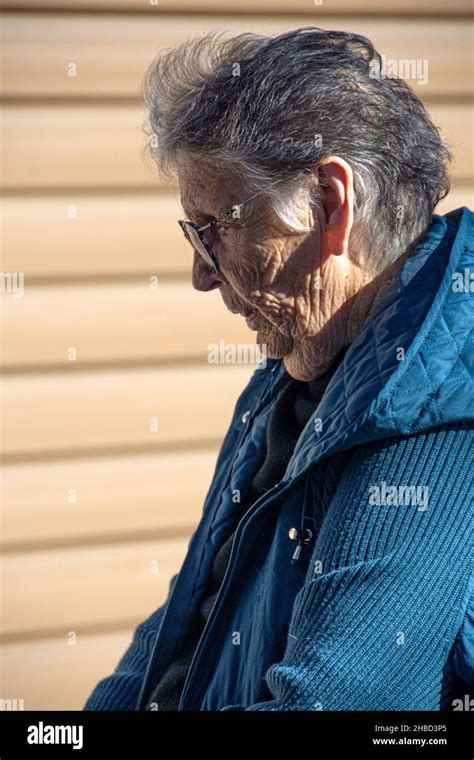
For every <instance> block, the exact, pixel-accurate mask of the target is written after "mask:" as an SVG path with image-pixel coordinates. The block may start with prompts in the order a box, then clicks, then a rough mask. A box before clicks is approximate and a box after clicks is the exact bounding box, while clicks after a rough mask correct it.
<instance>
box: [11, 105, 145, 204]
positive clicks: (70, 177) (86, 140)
mask: <svg viewBox="0 0 474 760" xmlns="http://www.w3.org/2000/svg"><path fill="white" fill-rule="evenodd" d="M3 124H4V129H3V132H4V143H3V145H4V147H3V177H4V185H5V186H6V187H10V188H11V187H15V188H23V189H24V188H39V187H49V188H52V187H66V188H69V189H73V188H83V187H101V186H109V187H114V188H117V187H118V186H122V187H133V186H152V185H154V184H155V185H156V184H158V179H157V177H156V174H155V173H154V171H153V167H151V166H148V165H147V164H146V162H145V159H144V157H143V155H142V152H141V151H142V148H143V134H142V130H141V117H140V114H139V110H138V109H137V108H136V107H135V106H128V105H117V104H114V105H110V104H109V105H97V106H94V105H80V104H77V105H73V106H71V105H47V104H45V103H38V104H34V105H31V104H24V103H22V104H17V105H6V106H4V108H3ZM74 200H75V198H74V197H73V196H72V197H71V202H72V203H74Z"/></svg>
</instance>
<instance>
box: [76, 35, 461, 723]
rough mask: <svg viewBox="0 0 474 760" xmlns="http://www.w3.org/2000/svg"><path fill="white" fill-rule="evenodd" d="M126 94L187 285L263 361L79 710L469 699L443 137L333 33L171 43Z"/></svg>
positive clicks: (457, 238) (370, 51)
mask: <svg viewBox="0 0 474 760" xmlns="http://www.w3.org/2000/svg"><path fill="white" fill-rule="evenodd" d="M144 97H145V102H146V105H147V107H148V109H149V123H150V125H151V134H152V139H151V140H150V142H149V147H150V150H151V151H152V154H153V156H154V158H155V159H156V160H157V161H158V163H159V166H160V167H161V169H162V170H163V171H164V172H165V173H166V175H167V176H169V175H170V174H172V173H174V174H176V175H177V177H178V180H179V187H180V191H181V202H182V206H183V210H184V214H185V215H186V219H185V220H181V221H180V224H181V227H182V229H183V231H184V234H185V236H186V238H187V240H188V241H189V242H190V243H191V245H192V247H193V249H194V261H193V284H194V287H195V288H197V289H198V290H201V291H203V292H207V291H210V290H214V289H215V288H218V289H219V291H220V294H221V296H222V300H223V301H224V304H225V306H226V307H227V309H229V310H230V311H231V312H233V313H235V314H240V315H242V316H243V317H244V318H245V319H246V321H247V324H248V326H249V327H250V328H251V329H252V330H254V331H255V332H256V338H257V341H258V343H259V344H260V345H262V346H265V348H266V354H267V356H268V357H270V358H269V360H268V361H267V362H266V364H265V366H262V367H259V368H257V369H256V370H255V371H254V373H253V376H252V378H251V380H250V382H249V384H248V386H247V387H246V388H245V389H244V390H243V392H242V393H241V395H240V397H239V398H238V400H237V403H236V407H235V412H234V416H233V419H232V422H231V425H230V429H229V431H228V433H227V435H226V437H225V439H224V442H223V445H222V448H221V451H220V454H219V458H218V461H217V465H216V469H215V473H214V477H213V480H212V483H211V485H210V489H209V492H208V494H207V498H206V501H205V504H204V509H203V514H202V518H201V520H200V523H199V526H198V527H197V530H196V531H195V533H194V535H193V537H192V540H191V541H190V543H189V547H188V552H187V556H186V558H185V561H184V563H183V565H182V567H181V570H180V572H179V573H178V574H177V575H175V576H173V578H172V580H171V583H170V587H169V595H168V599H167V601H166V603H165V604H164V605H163V606H162V607H160V608H159V609H158V610H157V611H156V612H154V613H153V614H152V615H151V616H150V617H149V618H148V619H147V620H145V621H144V622H142V623H141V624H140V625H139V626H138V628H137V629H136V631H135V634H134V637H133V641H132V642H131V644H130V646H129V648H128V649H127V651H126V652H125V653H124V654H123V656H122V658H121V660H120V662H119V663H118V665H117V667H116V669H115V671H114V672H113V673H112V674H111V675H109V676H108V677H106V678H104V679H102V680H101V681H100V682H99V684H97V686H96V688H95V689H94V691H93V693H92V694H91V695H90V697H89V699H88V701H87V703H86V705H85V707H84V709H86V710H194V711H201V710H202V711H206V710H240V711H243V710H257V711H259V710H262V711H263V710H273V711H278V710H370V709H373V710H445V709H448V710H452V709H463V705H465V702H466V698H467V699H468V700H469V696H468V694H469V687H470V686H473V685H474V651H473V640H474V608H473V593H472V592H473V576H472V574H471V573H472V554H471V540H470V539H471V536H472V522H471V519H472V518H471V514H470V490H469V473H470V464H471V462H470V456H469V455H470V454H471V455H472V449H471V448H470V447H471V445H472V418H473V386H472V365H471V369H470V363H471V361H472V346H471V350H470V346H469V338H470V334H471V327H472V298H473V296H472V290H473V289H474V288H473V285H472V275H470V272H469V264H470V263H472V244H473V243H472V238H473V226H474V215H473V214H472V213H471V212H470V211H469V210H468V209H467V208H462V209H458V210H457V211H455V212H451V213H450V214H447V215H446V216H441V215H438V214H434V213H433V211H434V208H435V206H436V204H437V203H438V201H439V200H440V198H442V197H443V196H444V195H446V193H447V191H448V188H449V183H448V179H447V171H446V167H447V164H448V162H449V153H448V151H447V149H446V147H445V146H444V145H443V143H442V141H441V139H440V137H439V134H438V132H437V130H436V129H435V127H434V126H433V124H432V122H431V120H430V118H429V116H428V114H427V112H426V111H425V109H424V107H423V105H422V104H421V103H420V101H419V100H418V98H417V97H416V95H415V94H414V92H413V91H412V90H411V89H410V88H409V87H408V86H407V85H406V84H405V83H404V82H403V81H401V80H400V79H394V78H386V77H384V76H383V75H382V72H381V59H380V56H379V55H378V53H377V52H376V51H375V50H374V48H373V46H372V45H371V43H370V42H369V41H368V40H367V39H365V38H363V37H360V36H357V35H354V34H346V33H343V32H334V31H323V30H320V29H315V28H306V29H299V30H296V31H292V32H289V33H287V34H283V35H281V36H276V37H264V36H256V35H253V34H244V35H240V36H237V37H234V38H231V39H228V38H224V37H222V36H220V35H209V36H207V37H204V38H202V39H199V40H197V41H191V42H187V43H185V44H184V45H181V46H180V47H178V48H176V49H173V50H168V51H165V52H164V53H162V54H161V55H159V56H158V57H157V58H156V60H155V61H153V63H152V65H151V67H150V69H149V71H148V73H147V77H146V81H145V87H144ZM189 318H190V319H192V314H190V315H189Z"/></svg>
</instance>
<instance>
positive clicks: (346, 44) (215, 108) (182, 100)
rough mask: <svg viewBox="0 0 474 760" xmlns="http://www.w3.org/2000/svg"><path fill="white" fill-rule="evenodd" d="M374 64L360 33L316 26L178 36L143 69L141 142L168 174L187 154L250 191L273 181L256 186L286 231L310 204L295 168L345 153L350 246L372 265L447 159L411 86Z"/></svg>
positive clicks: (413, 225) (383, 258) (395, 244)
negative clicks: (272, 32)
mask: <svg viewBox="0 0 474 760" xmlns="http://www.w3.org/2000/svg"><path fill="white" fill-rule="evenodd" d="M381 67H382V64H381V57H380V55H379V53H377V51H376V50H375V49H374V47H373V45H372V43H371V42H370V41H369V40H368V39H366V38H365V37H361V36H360V35H357V34H350V33H346V32H339V31H326V30H323V29H318V28H315V27H307V28H303V29H297V30H294V31H291V32H288V33H285V34H281V35H279V36H274V37H266V36H260V35H255V34H250V33H248V34H241V35H238V36H235V37H231V38H228V37H227V36H226V35H225V33H215V32H214V33H211V34H207V35H205V36H203V37H200V38H197V39H193V40H189V41H187V42H184V43H183V44H181V45H180V46H178V47H175V48H171V49H167V50H165V51H162V52H160V53H159V54H158V55H157V56H156V57H155V59H154V60H153V62H152V63H151V65H150V67H149V69H148V71H147V73H146V76H145V80H144V84H143V89H142V101H143V103H144V105H145V106H146V108H147V112H148V114H147V122H146V124H145V125H144V128H145V132H146V134H147V135H148V141H147V144H146V147H145V151H146V152H148V153H149V155H151V157H152V159H153V160H154V161H155V162H156V164H157V166H158V168H159V170H160V172H161V174H162V175H163V176H164V177H165V178H167V179H170V178H171V177H172V176H174V174H175V173H176V170H177V168H178V167H179V161H180V158H181V157H184V156H188V158H189V156H191V157H192V158H193V159H196V160H197V161H199V162H200V163H202V164H203V165H205V166H208V167H215V168H218V169H219V170H220V171H221V172H222V171H223V169H225V170H227V171H229V172H231V173H234V174H235V176H237V177H239V178H241V179H242V181H243V182H244V183H245V185H246V186H248V188H249V191H251V192H253V191H258V190H260V189H262V188H264V187H265V186H268V185H270V184H271V183H274V182H275V181H277V180H282V181H281V183H280V182H279V183H278V184H277V185H276V187H273V188H270V189H269V190H268V191H267V194H268V197H269V202H270V203H271V205H272V208H273V210H274V211H275V212H276V214H278V216H279V217H280V219H281V220H282V221H283V222H284V223H285V224H286V225H288V227H289V228H291V229H292V230H294V231H299V230H301V231H303V230H305V229H306V228H305V227H304V226H303V225H302V223H301V221H300V217H301V214H300V212H301V210H302V209H303V208H304V206H303V204H305V203H308V201H309V202H310V203H313V204H316V205H318V203H319V196H318V188H317V187H315V186H314V181H313V182H311V181H310V179H309V177H310V176H311V175H308V174H304V170H305V169H306V168H307V167H310V166H313V165H315V164H317V163H318V162H319V161H320V160H321V159H323V158H324V157H325V156H329V155H338V156H340V157H341V158H344V159H345V160H346V161H347V162H348V163H349V164H350V166H351V168H352V171H353V174H354V226H353V230H352V233H351V250H354V251H355V252H357V250H361V251H365V252H366V254H367V263H368V264H369V265H370V267H371V268H372V269H373V270H374V271H381V270H383V269H385V267H387V266H388V265H389V264H391V263H392V262H393V261H394V260H395V259H396V258H398V256H400V255H401V254H402V253H403V251H404V250H405V249H406V248H407V247H408V246H409V245H410V244H413V241H414V240H416V239H418V238H419V237H420V236H421V235H422V234H423V233H424V232H425V231H426V229H427V227H428V225H429V224H430V222H431V217H432V214H433V211H434V208H435V206H436V204H437V203H438V201H439V200H440V199H441V198H443V197H444V196H445V195H446V194H447V193H448V191H449V180H448V176H447V165H448V163H449V161H450V159H451V156H450V153H449V150H448V149H447V147H446V146H445V145H444V144H443V142H442V140H441V138H440V135H439V132H438V130H437V129H436V127H435V126H434V125H433V123H432V121H431V119H430V117H429V115H428V113H427V111H426V109H425V108H424V106H423V104H422V103H421V101H420V100H419V99H418V97H417V96H416V95H415V93H414V92H413V90H412V89H411V88H410V87H409V86H408V85H407V84H406V82H404V81H403V80H402V79H397V78H385V77H383V76H380V75H377V72H380V70H381ZM374 72H375V75H374Z"/></svg>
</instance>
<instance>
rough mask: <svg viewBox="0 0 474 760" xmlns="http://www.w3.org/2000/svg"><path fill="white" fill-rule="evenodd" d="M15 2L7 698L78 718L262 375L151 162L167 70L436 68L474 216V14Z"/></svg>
mask: <svg viewBox="0 0 474 760" xmlns="http://www.w3.org/2000/svg"><path fill="white" fill-rule="evenodd" d="M4 7H6V10H5V12H4V14H3V30H2V36H3V53H2V58H3V81H2V100H3V104H2V111H3V116H2V132H3V140H2V151H3V152H2V182H3V187H4V192H3V198H2V271H3V272H4V273H8V272H10V273H23V274H24V293H23V297H21V298H17V297H14V295H13V293H8V292H7V293H2V296H1V297H2V318H3V326H2V366H3V371H4V378H3V390H2V419H3V451H2V455H3V466H2V523H1V525H2V531H1V545H2V564H1V566H2V576H1V594H2V621H1V639H2V682H3V686H2V693H1V695H0V696H1V697H2V698H11V699H23V700H24V707H25V709H80V708H81V707H82V706H83V703H84V701H85V699H86V697H87V696H88V694H89V693H90V691H91V690H92V688H93V686H94V685H95V683H96V682H97V681H98V680H99V678H101V677H102V676H104V675H105V674H107V673H110V672H111V670H112V669H113V667H114V666H115V664H116V663H117V661H118V659H119V657H120V655H121V654H122V652H123V651H124V649H125V647H126V646H127V645H128V643H129V641H130V638H131V635H132V632H133V629H134V627H135V626H136V625H137V623H139V622H140V621H142V620H143V619H144V618H145V617H146V616H148V615H149V614H150V613H151V612H152V611H153V610H154V609H156V607H157V606H159V605H160V604H161V603H162V601H163V599H164V597H165V595H166V593H167V587H168V582H169V579H170V577H171V575H172V574H173V573H175V572H176V571H177V570H178V568H179V567H180V564H181V562H182V559H183V556H184V553H185V551H186V546H187V542H188V540H189V538H190V535H191V533H192V531H193V530H194V528H195V527H196V525H197V522H198V520H199V517H200V514H201V510H202V505H203V499H204V496H205V493H206V491H207V488H208V486H209V483H210V479H211V476H212V472H213V468H214V465H215V459H216V454H217V451H218V447H219V445H220V443H221V441H222V437H223V435H224V433H225V431H226V429H227V426H228V423H229V419H230V416H231V413H232V409H233V406H234V403H235V400H236V398H237V396H238V394H239V393H240V391H241V389H242V388H243V387H244V385H245V384H246V382H247V379H248V377H249V375H250V373H251V371H252V367H249V366H245V365H240V366H218V367H216V366H212V365H209V364H208V363H207V358H206V357H207V345H208V344H209V343H213V342H217V341H219V339H221V338H223V339H224V340H226V341H227V342H233V343H236V342H237V343H241V342H253V340H254V335H253V334H252V333H250V332H249V331H248V330H247V328H246V327H245V325H244V324H242V321H241V320H239V318H237V317H233V316H231V315H229V314H228V313H227V312H226V311H225V310H224V308H223V306H222V305H221V302H220V299H219V297H218V296H217V295H216V293H212V294H207V295H206V296H203V295H202V294H198V293H196V292H194V291H193V290H192V288H191V285H190V277H189V269H190V252H189V251H188V249H187V246H186V243H185V242H184V241H183V239H182V237H181V233H180V231H179V229H178V226H177V224H176V221H175V220H176V218H178V216H179V214H180V208H179V203H178V195H177V192H176V188H174V187H166V186H163V185H162V184H161V183H160V182H159V180H158V179H157V177H156V174H155V173H154V172H153V170H152V168H151V167H150V166H147V165H146V163H145V162H144V160H143V157H142V155H141V148H142V133H141V120H142V114H141V112H140V107H139V105H138V98H137V93H138V89H139V86H140V82H141V79H142V77H143V74H144V72H145V69H146V67H147V65H148V64H149V62H150V61H151V59H152V57H153V56H154V54H155V53H156V51H157V50H158V49H160V48H162V47H165V46H168V45H170V44H173V43H176V42H178V41H180V40H182V39H184V38H185V37H189V36H191V35H195V34H200V33H202V32H203V31H205V30H209V29H216V28H220V29H229V30H235V31H249V30H250V31H257V32H267V33H274V32H278V31H283V30H285V29H288V28H292V27H297V26H305V25H309V24H316V25H319V26H323V27H326V28H339V29H347V30H352V31H356V32H360V33H363V34H365V35H366V36H368V37H370V38H371V39H372V40H373V41H374V43H375V44H376V46H377V47H378V48H379V50H380V51H381V52H383V53H385V54H386V55H387V56H388V57H392V58H396V59H400V58H402V59H406V58H414V59H427V60H428V62H429V80H428V82H427V84H426V85H425V86H418V85H416V83H414V86H415V87H416V88H417V89H418V91H419V93H420V95H421V97H422V98H423V99H424V100H425V102H426V104H427V105H428V107H429V108H430V110H431V112H432V113H433V115H434V118H435V121H436V123H437V124H438V125H439V126H440V128H441V130H442V133H443V134H444V135H445V136H446V137H447V138H448V140H449V142H450V144H451V145H452V147H453V149H454V153H455V159H456V160H455V166H454V171H453V189H452V193H451V195H450V197H449V198H448V199H447V200H446V201H444V202H443V203H442V206H441V209H442V210H448V209H449V208H455V207H457V206H460V205H470V206H472V197H473V179H474V177H473V165H472V159H471V157H470V153H471V143H472V111H471V104H470V97H471V95H472V91H471V81H472V58H471V56H472V51H471V44H472V37H471V34H472V32H471V28H470V26H469V21H468V18H467V14H468V10H469V3H468V2H467V0H452V2H450V3H446V2H445V1H444V0H422V1H421V2H418V3H413V2H411V0H398V2H396V3H395V2H386V3H380V2H379V0H334V1H333V2H330V1H329V0H327V1H326V0H325V2H323V3H322V4H317V3H311V2H309V0H308V2H306V1H305V0H292V2H282V1H281V0H274V1H273V2H265V1H264V0H240V2H238V3H237V2H229V3H228V2H226V3H224V2H217V0H196V1H195V2H185V1H182V2H180V1H179V0H176V1H175V0H160V1H159V3H157V4H156V3H150V2H145V1H144V0H113V1H112V0H77V1H75V0H62V1H61V2H59V1H58V0H49V1H46V0H45V1H44V2H43V1H42V0H30V2H8V0H7V2H4ZM70 64H75V66H76V76H74V77H71V76H68V66H69V65H70ZM156 283H157V287H156ZM153 285H155V287H154V286H153Z"/></svg>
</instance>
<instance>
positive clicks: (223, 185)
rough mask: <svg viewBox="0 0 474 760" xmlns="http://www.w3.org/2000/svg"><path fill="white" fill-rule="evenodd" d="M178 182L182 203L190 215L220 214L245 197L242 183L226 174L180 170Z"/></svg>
mask: <svg viewBox="0 0 474 760" xmlns="http://www.w3.org/2000/svg"><path fill="white" fill-rule="evenodd" d="M178 183H179V190H180V194H181V205H182V207H183V210H185V211H186V212H187V213H188V214H189V215H192V214H201V215H206V216H219V214H224V213H225V212H226V211H229V209H230V208H231V207H232V206H233V205H234V204H236V203H240V202H241V201H242V200H243V199H244V198H243V196H242V192H243V189H242V186H241V185H240V183H238V182H237V181H235V180H232V179H230V178H228V177H227V176H226V175H222V176H220V177H219V176H213V174H211V173H209V174H208V175H205V174H204V173H203V172H199V171H198V170H194V171H193V170H192V169H188V170H186V171H184V170H180V171H179V172H178Z"/></svg>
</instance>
